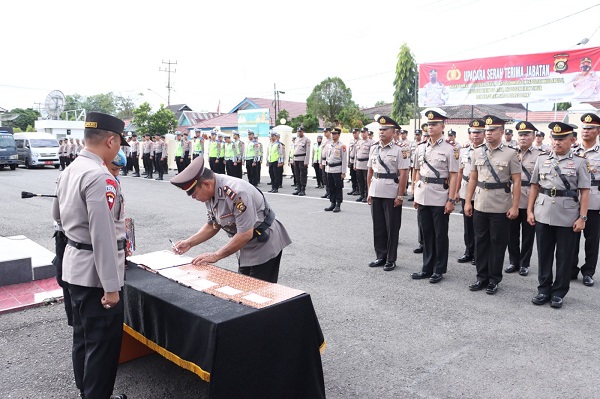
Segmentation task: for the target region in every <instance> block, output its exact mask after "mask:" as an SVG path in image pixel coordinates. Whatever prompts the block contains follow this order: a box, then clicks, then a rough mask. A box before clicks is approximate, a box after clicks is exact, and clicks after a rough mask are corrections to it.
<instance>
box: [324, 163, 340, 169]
mask: <svg viewBox="0 0 600 399" xmlns="http://www.w3.org/2000/svg"><path fill="white" fill-rule="evenodd" d="M327 166H329V167H330V168H335V167H336V166H342V163H341V162H337V163H327Z"/></svg>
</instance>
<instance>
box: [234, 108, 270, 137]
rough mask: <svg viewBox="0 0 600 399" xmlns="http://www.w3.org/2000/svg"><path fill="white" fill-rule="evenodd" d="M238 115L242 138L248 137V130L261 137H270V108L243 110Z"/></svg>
mask: <svg viewBox="0 0 600 399" xmlns="http://www.w3.org/2000/svg"><path fill="white" fill-rule="evenodd" d="M237 114H238V131H239V132H240V137H244V136H245V137H247V134H246V133H247V132H248V130H252V131H253V132H254V133H255V134H257V135H258V136H260V137H268V136H269V128H270V127H271V119H270V118H269V109H268V108H258V109H248V110H241V111H238V112H237Z"/></svg>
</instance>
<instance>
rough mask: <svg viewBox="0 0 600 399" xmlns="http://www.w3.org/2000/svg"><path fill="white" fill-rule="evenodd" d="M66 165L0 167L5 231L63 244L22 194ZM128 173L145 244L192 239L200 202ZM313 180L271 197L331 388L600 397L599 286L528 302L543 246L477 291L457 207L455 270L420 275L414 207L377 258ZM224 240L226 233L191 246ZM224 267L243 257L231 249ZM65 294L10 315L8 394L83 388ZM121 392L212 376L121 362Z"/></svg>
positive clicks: (362, 232)
mask: <svg viewBox="0 0 600 399" xmlns="http://www.w3.org/2000/svg"><path fill="white" fill-rule="evenodd" d="M58 174H59V172H58V171H55V170H53V169H45V170H25V169H18V170H16V171H9V170H2V171H0V185H1V187H2V189H1V190H2V195H1V196H0V205H1V207H2V210H3V212H2V216H1V217H0V234H2V235H6V236H10V235H17V234H24V235H26V236H27V237H29V238H31V239H33V240H34V241H36V242H38V243H40V244H41V245H44V246H45V247H47V248H48V249H50V250H52V249H53V241H52V239H51V235H52V227H51V225H52V223H51V219H50V200H48V199H44V198H32V199H27V200H22V199H21V198H20V192H21V191H22V190H25V191H32V192H36V193H52V192H53V186H54V181H55V179H56V177H57V176H58ZM171 176H172V174H171V175H169V177H171ZM122 185H123V188H124V192H125V196H126V201H127V205H126V206H127V213H128V215H129V216H131V217H133V218H134V219H135V223H136V235H137V244H138V253H145V252H150V251H154V250H158V249H167V248H168V247H169V241H168V238H171V239H173V240H177V239H181V238H185V237H187V236H188V235H189V234H191V233H192V232H194V231H196V229H198V228H199V227H200V225H201V224H202V223H204V221H205V218H206V216H205V215H206V213H205V209H204V205H203V204H201V203H197V202H195V201H193V200H191V199H190V198H188V197H187V196H186V195H185V194H184V193H182V192H181V191H180V190H179V189H176V188H174V187H172V186H171V185H170V184H168V183H167V182H158V181H154V180H152V181H151V180H144V179H136V178H130V177H124V178H122ZM314 186H315V184H314V183H312V182H311V183H310V184H309V189H308V191H307V196H306V197H300V198H299V197H295V196H291V195H287V194H286V193H288V194H291V192H292V188H291V187H290V180H288V179H284V188H283V189H282V190H280V193H283V194H268V193H265V195H266V196H267V198H268V200H269V202H270V203H271V205H272V206H273V208H274V209H275V211H276V213H277V216H278V217H279V218H280V220H282V221H283V223H284V224H285V226H286V227H287V229H288V231H289V233H290V235H291V237H292V239H293V241H294V242H293V244H292V245H291V246H290V247H289V248H288V249H286V250H285V251H284V254H283V260H282V267H281V273H280V283H282V284H284V285H288V286H290V287H294V288H298V289H302V290H305V291H306V292H308V293H310V294H311V296H312V300H313V303H314V306H315V309H316V312H317V316H318V317H319V321H320V323H321V327H322V329H323V332H324V334H325V338H326V340H327V349H326V351H325V353H324V355H323V357H322V359H323V368H324V374H325V386H326V392H327V396H328V398H334V399H337V398H340V399H341V398H357V399H358V398H360V399H365V398H367V399H370V398H479V397H482V398H483V397H485V398H534V397H546V398H575V397H577V398H592V397H598V393H597V387H596V379H597V370H598V358H599V355H600V353H599V352H600V351H599V349H598V345H596V340H597V332H598V331H599V330H600V322H599V318H598V316H597V315H598V288H597V287H593V288H588V287H584V286H583V285H582V284H581V279H580V280H578V281H577V282H576V283H575V284H573V285H572V287H571V291H570V292H569V295H568V296H567V297H566V299H565V305H564V307H563V308H562V309H560V310H555V309H552V308H550V307H549V306H547V305H546V306H542V307H537V306H534V305H532V304H531V302H530V300H531V297H532V296H533V295H534V294H535V292H536V285H537V278H536V276H537V262H536V261H535V258H536V256H537V255H536V253H535V252H534V261H533V265H532V268H531V273H530V275H529V276H528V277H521V276H518V275H505V279H504V281H503V282H502V283H501V284H500V290H499V292H498V294H496V295H495V296H490V295H486V294H485V293H484V292H470V291H469V290H468V289H467V285H468V284H469V283H470V282H472V281H473V280H474V277H475V271H474V267H473V266H471V265H468V266H465V265H460V264H458V263H456V261H455V259H456V258H458V257H459V256H460V255H462V250H463V247H462V219H461V216H460V215H458V214H457V215H452V216H451V225H450V230H451V248H450V257H451V261H450V265H449V271H448V273H447V274H446V276H445V279H444V280H443V281H442V282H441V283H440V284H437V285H434V284H429V282H428V281H427V280H425V281H413V280H411V279H410V276H409V274H410V273H411V272H413V271H417V270H419V268H420V262H421V258H420V256H419V255H415V254H413V253H412V249H413V248H414V246H415V242H416V214H415V211H414V210H413V209H411V208H409V207H406V208H405V209H404V211H403V223H402V229H401V239H400V246H399V254H400V255H399V256H400V259H399V262H398V264H399V267H398V268H396V270H394V271H392V272H384V271H383V270H382V269H381V268H378V269H370V268H368V267H367V266H366V264H367V263H368V262H369V261H370V260H372V258H373V249H372V227H371V221H370V213H369V207H368V206H367V205H365V204H357V203H353V202H352V203H351V202H344V203H343V204H342V212H341V213H339V214H332V213H331V212H324V211H323V208H324V207H325V206H327V205H328V202H327V200H323V199H320V198H318V196H320V195H321V193H322V192H323V191H322V190H317V189H315V188H313V187H314ZM264 187H266V186H265V185H264V184H263V185H262V188H264ZM345 191H347V190H345ZM353 198H355V197H353ZM225 240H226V237H225V235H224V234H219V235H218V236H217V237H216V238H215V240H214V242H212V243H207V244H206V245H204V246H202V247H201V248H195V249H194V250H193V251H192V254H199V253H201V252H204V251H205V250H212V249H216V248H217V247H218V246H219V245H221V244H222V243H223V242H225ZM582 252H583V251H582ZM218 265H219V266H221V267H224V268H228V269H231V270H235V269H236V265H235V262H234V260H233V259H227V260H224V261H221V262H219V263H218ZM60 306H61V305H58V306H57V305H51V306H47V307H42V308H37V309H32V310H27V311H23V312H19V313H13V314H6V315H2V316H0V370H2V371H1V372H0V392H2V393H3V394H4V395H3V396H4V397H8V398H19V399H20V398H72V397H75V395H76V393H77V392H76V389H75V387H74V383H73V378H72V376H71V365H70V357H69V356H70V355H69V347H70V331H69V328H68V327H67V325H66V323H65V322H64V317H63V313H62V309H61V307H60ZM116 391H117V392H121V391H123V392H126V393H128V394H129V395H130V397H132V398H143V399H153V398H157V399H158V398H165V397H178V398H192V397H194V398H197V397H200V398H203V397H204V398H205V397H207V385H206V383H204V382H202V381H201V380H200V379H199V378H197V377H196V376H195V375H193V374H191V373H189V372H187V371H184V370H181V369H178V368H177V367H175V366H173V365H172V364H171V363H169V362H168V361H166V360H164V359H162V358H161V357H159V356H153V357H150V358H145V359H143V360H136V361H133V362H130V363H128V364H125V365H122V366H121V367H120V369H119V373H118V377H117V383H116Z"/></svg>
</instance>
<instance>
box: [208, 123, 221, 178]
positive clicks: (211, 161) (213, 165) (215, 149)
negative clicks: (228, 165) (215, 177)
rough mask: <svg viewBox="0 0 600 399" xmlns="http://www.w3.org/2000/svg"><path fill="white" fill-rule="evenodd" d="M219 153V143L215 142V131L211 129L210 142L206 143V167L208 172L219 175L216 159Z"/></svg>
mask: <svg viewBox="0 0 600 399" xmlns="http://www.w3.org/2000/svg"><path fill="white" fill-rule="evenodd" d="M220 152H221V143H220V142H218V141H217V131H216V130H215V129H213V130H212V131H211V132H210V141H209V142H208V165H209V167H210V170H212V171H213V172H215V173H219V165H218V159H219V158H218V157H219V153H220Z"/></svg>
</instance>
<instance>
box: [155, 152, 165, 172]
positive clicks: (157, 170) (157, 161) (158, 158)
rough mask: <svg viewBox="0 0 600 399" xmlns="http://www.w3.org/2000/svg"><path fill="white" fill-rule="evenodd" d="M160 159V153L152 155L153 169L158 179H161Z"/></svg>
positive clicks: (161, 166) (161, 164)
mask: <svg viewBox="0 0 600 399" xmlns="http://www.w3.org/2000/svg"><path fill="white" fill-rule="evenodd" d="M161 158H162V152H155V153H154V169H155V170H156V173H158V177H159V178H162V177H163V162H162V159H161Z"/></svg>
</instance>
